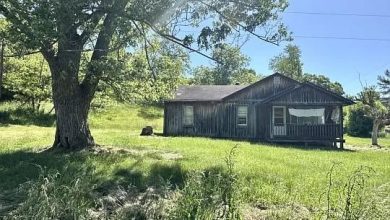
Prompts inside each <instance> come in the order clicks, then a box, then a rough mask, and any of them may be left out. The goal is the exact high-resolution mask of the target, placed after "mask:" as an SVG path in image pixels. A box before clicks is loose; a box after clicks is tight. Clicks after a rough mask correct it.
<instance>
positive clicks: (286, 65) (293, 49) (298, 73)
mask: <svg viewBox="0 0 390 220" xmlns="http://www.w3.org/2000/svg"><path fill="white" fill-rule="evenodd" d="M269 67H270V69H272V70H273V71H275V72H279V73H281V74H284V75H286V76H289V77H291V78H293V79H295V80H298V81H300V82H311V83H314V84H317V85H319V86H322V87H324V88H326V89H329V90H331V91H333V92H335V93H337V94H339V95H344V90H343V87H342V86H341V84H340V83H338V82H332V81H331V80H330V79H329V77H327V76H325V75H322V74H311V73H303V62H302V61H301V49H300V48H299V47H298V46H296V45H293V44H288V45H287V46H286V47H285V48H284V50H283V52H282V53H281V54H279V55H278V56H275V57H274V58H272V59H271V61H270V63H269Z"/></svg>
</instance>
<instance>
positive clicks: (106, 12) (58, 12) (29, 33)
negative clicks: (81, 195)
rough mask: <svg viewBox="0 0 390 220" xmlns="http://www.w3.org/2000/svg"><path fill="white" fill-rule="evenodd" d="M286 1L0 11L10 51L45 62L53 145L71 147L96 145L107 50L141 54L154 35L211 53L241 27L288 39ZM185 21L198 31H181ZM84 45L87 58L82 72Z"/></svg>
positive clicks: (38, 1) (56, 0) (31, 6)
mask: <svg viewBox="0 0 390 220" xmlns="http://www.w3.org/2000/svg"><path fill="white" fill-rule="evenodd" d="M287 5H288V4H287V1H286V0H277V1H274V0H262V1H259V0H248V1H226V0H219V1H211V0H202V1H198V0H196V1H195V0H180V1H176V0H133V1H130V0H52V1H47V0H3V1H1V2H0V15H2V16H4V17H5V18H6V19H7V21H8V22H9V31H8V36H9V37H8V38H9V39H10V40H11V41H12V43H13V45H14V50H15V51H17V52H18V53H19V54H28V53H35V52H40V53H42V55H43V56H44V58H45V59H46V61H47V62H48V65H49V67H50V72H51V78H52V92H53V95H52V97H53V102H54V107H55V110H56V126H57V128H56V136H55V141H54V144H53V146H54V147H64V148H72V149H73V148H83V147H87V146H93V145H95V142H94V140H93V138H92V135H91V133H90V130H89V126H88V120H87V119H88V113H89V109H90V104H91V101H92V99H93V98H94V95H95V93H96V90H97V88H98V84H99V82H100V81H101V79H102V78H105V77H111V74H110V72H112V71H113V68H112V67H113V66H115V65H117V64H115V62H117V63H120V60H116V59H113V58H112V57H111V56H109V55H110V53H113V52H115V51H117V50H119V49H123V48H133V47H136V46H137V45H143V46H144V48H145V54H146V53H147V48H148V47H149V40H148V39H149V38H150V36H152V35H158V36H160V37H162V38H164V39H166V40H168V41H170V42H173V43H175V44H177V45H180V46H182V47H184V48H186V49H187V50H189V51H191V52H194V53H198V54H201V55H203V56H206V57H208V58H210V59H213V58H212V57H210V56H208V55H207V53H205V52H204V51H205V50H208V49H211V48H215V47H217V46H218V45H220V44H221V43H224V42H226V41H228V40H235V39H236V40H237V39H238V40H239V39H242V36H243V34H244V33H247V34H248V35H250V36H252V37H256V38H258V39H260V40H262V41H264V42H268V43H272V44H278V43H279V42H281V41H282V40H286V39H288V38H289V33H288V31H287V29H286V27H285V26H284V25H283V24H282V23H281V22H280V20H279V15H280V13H281V12H283V11H284V10H285V9H286V7H287ZM189 26H190V27H194V28H197V29H198V30H199V32H196V33H194V34H185V33H183V32H181V30H182V28H184V27H189ZM86 51H90V52H91V56H90V58H89V60H88V62H87V63H86V69H85V71H84V73H81V72H80V68H81V63H82V57H83V53H85V52H86ZM113 64H115V65H113ZM119 65H120V64H119Z"/></svg>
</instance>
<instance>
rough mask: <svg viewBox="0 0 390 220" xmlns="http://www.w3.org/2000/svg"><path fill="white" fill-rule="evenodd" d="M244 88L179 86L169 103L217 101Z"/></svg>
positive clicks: (241, 86)
mask: <svg viewBox="0 0 390 220" xmlns="http://www.w3.org/2000/svg"><path fill="white" fill-rule="evenodd" d="M245 87H246V86H243V85H196V86H180V87H179V88H178V90H177V91H176V96H175V98H174V99H173V100H171V101H219V100H221V99H223V98H224V97H226V96H228V95H230V94H232V93H234V92H237V91H238V90H241V89H243V88H245Z"/></svg>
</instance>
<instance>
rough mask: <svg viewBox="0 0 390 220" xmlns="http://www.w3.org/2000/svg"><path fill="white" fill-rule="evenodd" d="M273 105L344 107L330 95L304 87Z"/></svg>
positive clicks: (280, 98)
mask: <svg viewBox="0 0 390 220" xmlns="http://www.w3.org/2000/svg"><path fill="white" fill-rule="evenodd" d="M271 103H272V104H275V105H279V104H286V103H289V104H309V105H310V104H319V105H329V104H334V105H342V102H341V101H340V99H337V98H335V97H333V96H330V95H329V94H327V93H325V92H322V91H319V90H317V89H314V88H313V87H310V86H304V87H301V88H299V89H296V90H294V91H293V92H291V93H288V94H286V95H284V96H282V97H279V98H277V99H275V100H273V101H272V102H271Z"/></svg>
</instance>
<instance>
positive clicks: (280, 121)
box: [274, 118, 284, 125]
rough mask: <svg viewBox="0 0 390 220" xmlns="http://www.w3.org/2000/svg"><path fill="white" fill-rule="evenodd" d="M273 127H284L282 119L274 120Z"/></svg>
mask: <svg viewBox="0 0 390 220" xmlns="http://www.w3.org/2000/svg"><path fill="white" fill-rule="evenodd" d="M274 125H284V118H274Z"/></svg>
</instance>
